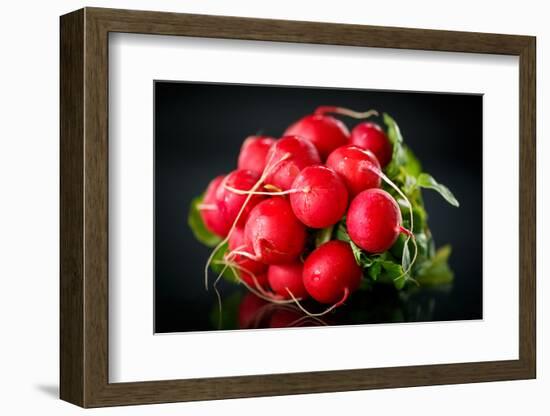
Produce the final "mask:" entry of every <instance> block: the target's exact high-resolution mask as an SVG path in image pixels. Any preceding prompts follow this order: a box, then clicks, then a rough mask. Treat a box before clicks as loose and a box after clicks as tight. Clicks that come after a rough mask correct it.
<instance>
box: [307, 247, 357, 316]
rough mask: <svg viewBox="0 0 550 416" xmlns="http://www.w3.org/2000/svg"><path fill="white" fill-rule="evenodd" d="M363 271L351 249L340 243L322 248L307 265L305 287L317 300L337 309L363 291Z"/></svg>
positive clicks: (310, 258)
mask: <svg viewBox="0 0 550 416" xmlns="http://www.w3.org/2000/svg"><path fill="white" fill-rule="evenodd" d="M361 275H362V273H361V268H360V267H359V266H358V265H357V262H356V261H355V257H354V256H353V252H352V250H351V246H350V245H349V244H348V243H346V242H344V241H339V240H332V241H329V242H327V243H325V244H322V245H320V246H319V247H318V248H317V249H315V250H314V251H313V252H312V253H311V254H310V255H309V256H308V258H307V259H306V261H305V263H304V274H303V279H304V286H305V288H306V290H307V292H308V293H309V294H310V295H311V297H312V298H313V299H315V300H316V301H318V302H321V303H326V304H330V303H333V304H334V305H333V307H336V306H339V305H341V304H342V303H344V302H345V300H346V299H347V298H348V296H349V295H350V294H351V293H352V292H354V291H355V290H357V289H358V288H359V284H360V283H361Z"/></svg>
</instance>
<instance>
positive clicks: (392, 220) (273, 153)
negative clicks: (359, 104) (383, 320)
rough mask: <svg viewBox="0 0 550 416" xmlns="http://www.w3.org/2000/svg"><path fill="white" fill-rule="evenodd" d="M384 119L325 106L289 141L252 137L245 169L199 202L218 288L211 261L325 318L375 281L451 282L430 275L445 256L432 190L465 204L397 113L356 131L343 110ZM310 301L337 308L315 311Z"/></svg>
mask: <svg viewBox="0 0 550 416" xmlns="http://www.w3.org/2000/svg"><path fill="white" fill-rule="evenodd" d="M373 116H378V113H377V112H376V111H374V110H370V111H366V112H356V111H353V110H349V109H346V108H342V107H334V106H322V107H319V108H317V109H316V110H315V111H314V112H313V114H310V115H306V116H304V117H302V118H300V119H298V120H297V121H296V122H294V123H292V124H291V126H290V127H288V128H287V129H286V131H285V132H284V135H283V136H282V137H281V138H279V139H275V138H273V137H267V136H250V137H248V138H246V139H245V140H244V142H243V144H242V147H241V150H240V153H239V155H238V158H237V161H238V162H237V169H236V170H234V171H233V172H230V173H229V174H227V175H220V176H217V177H215V178H214V179H213V180H212V181H211V182H210V184H209V185H208V186H207V188H206V191H205V193H204V194H203V196H201V197H199V198H195V200H193V202H192V206H191V212H190V215H189V225H190V227H191V229H192V230H193V232H194V233H195V235H196V236H197V238H198V239H199V240H200V241H201V242H203V243H205V244H207V245H209V246H212V247H214V249H213V251H212V253H211V255H210V257H209V258H208V260H207V261H206V265H205V276H204V279H205V285H206V288H207V289H208V286H209V279H208V272H209V269H210V268H212V269H213V270H214V272H215V273H217V278H216V280H215V283H214V288H216V284H217V282H218V281H219V279H220V278H222V277H229V278H230V279H232V280H233V281H236V282H239V283H242V284H243V285H244V286H245V287H246V288H247V289H248V290H249V291H250V292H252V293H253V294H254V295H255V298H257V299H262V300H263V301H265V302H267V304H273V303H275V304H287V303H294V304H295V305H294V306H293V307H294V308H296V307H297V308H299V309H301V310H302V311H303V312H305V313H306V314H307V315H309V316H311V317H313V318H314V319H315V317H317V316H320V315H324V314H326V313H328V312H330V311H332V310H333V309H335V308H337V307H339V306H341V305H343V304H344V303H345V302H346V300H347V299H348V298H349V296H350V295H351V294H352V293H354V292H357V291H358V290H359V289H360V288H361V287H368V286H370V285H371V284H378V283H381V284H383V283H392V284H393V285H394V286H395V287H396V288H397V289H402V288H403V287H405V286H406V285H407V284H408V283H409V282H410V283H412V284H417V285H422V284H428V285H429V284H430V283H431V282H432V281H435V280H437V281H438V282H441V281H448V279H447V280H445V279H442V277H441V276H436V277H433V276H431V277H430V274H429V273H427V272H426V270H431V269H433V270H436V268H435V267H432V266H433V265H434V264H436V261H437V262H438V263H437V264H438V265H441V263H442V261H443V262H445V261H446V257H445V258H444V259H443V260H442V259H441V256H442V255H441V254H440V253H438V252H435V251H434V249H433V245H434V243H433V237H432V234H431V232H430V230H429V228H428V225H427V221H426V219H427V213H426V210H425V207H424V204H423V201H422V196H421V189H433V190H435V191H437V192H439V193H440V194H441V195H442V196H443V197H444V198H445V199H446V200H447V201H448V202H449V203H450V204H452V205H454V206H458V201H457V200H456V198H455V197H454V196H453V194H452V193H451V192H450V191H449V189H448V188H446V187H445V186H443V185H441V184H440V183H438V182H437V181H436V180H435V179H434V178H433V177H432V176H431V175H429V174H427V173H425V172H422V170H421V167H420V162H419V161H418V159H417V158H416V157H415V156H414V154H413V153H412V151H411V149H410V148H408V147H407V146H406V145H405V143H404V140H403V137H402V135H401V132H400V130H399V127H398V126H397V123H395V121H394V120H393V119H392V118H391V117H390V116H389V115H387V114H384V115H383V121H384V124H385V126H386V129H383V128H382V127H381V125H379V124H375V123H373V122H371V121H368V122H365V121H360V122H358V123H357V124H356V125H355V126H354V127H353V129H352V130H351V133H350V130H348V127H347V126H346V125H345V124H344V123H343V122H342V121H341V120H340V119H338V118H336V117H350V118H353V119H358V120H363V119H367V118H370V117H373ZM448 252H450V251H449V250H448V249H446V251H445V253H448ZM438 256H439V257H438ZM446 256H448V254H446ZM430 268H431V269H430ZM437 270H438V273H441V270H444V271H446V272H447V273H449V269H448V268H447V269H445V268H444V267H443V268H441V267H439V268H438V269H437ZM433 273H434V272H433V271H432V274H433ZM451 278H452V272H451ZM430 279H432V280H430ZM216 292H217V291H216ZM304 301H307V302H309V303H310V304H314V303H318V304H322V305H326V306H325V309H324V310H322V311H321V312H316V313H314V312H310V311H309V310H308V309H306V307H305V306H304V305H305V304H304V303H303V302H304ZM289 307H290V306H289ZM287 312H288V311H287ZM285 313H286V312H285ZM281 322H282V321H281ZM279 324H280V323H278V324H276V326H277V325H279ZM243 325H244V324H243Z"/></svg>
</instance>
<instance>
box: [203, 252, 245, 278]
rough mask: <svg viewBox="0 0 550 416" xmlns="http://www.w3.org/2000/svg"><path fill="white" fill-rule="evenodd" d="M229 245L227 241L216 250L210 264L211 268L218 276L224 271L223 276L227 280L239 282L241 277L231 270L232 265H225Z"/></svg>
mask: <svg viewBox="0 0 550 416" xmlns="http://www.w3.org/2000/svg"><path fill="white" fill-rule="evenodd" d="M228 249H229V248H228V245H227V243H225V244H224V245H223V246H221V247H220V249H219V250H218V251H217V252H216V254H215V255H214V257H213V258H212V263H211V264H210V268H211V269H212V271H213V272H214V274H215V275H216V276H218V275H219V274H220V273H222V270H223V273H222V276H223V278H224V279H225V280H227V281H229V282H232V283H237V282H238V281H239V279H238V278H237V276H235V273H234V272H233V271H232V270H231V268H230V267H225V255H226V253H227V250H228Z"/></svg>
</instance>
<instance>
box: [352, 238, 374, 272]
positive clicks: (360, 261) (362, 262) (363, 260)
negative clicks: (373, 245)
mask: <svg viewBox="0 0 550 416" xmlns="http://www.w3.org/2000/svg"><path fill="white" fill-rule="evenodd" d="M349 245H350V246H351V251H353V257H355V261H356V262H357V265H359V266H361V267H369V266H370V265H371V264H372V263H371V261H370V259H369V258H368V257H367V255H366V253H365V252H364V251H363V250H361V248H359V246H358V245H357V244H355V243H354V242H353V241H351V240H350V241H349Z"/></svg>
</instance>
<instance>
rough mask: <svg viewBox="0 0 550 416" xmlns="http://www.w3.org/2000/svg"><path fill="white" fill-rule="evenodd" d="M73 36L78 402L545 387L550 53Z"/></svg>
mask: <svg viewBox="0 0 550 416" xmlns="http://www.w3.org/2000/svg"><path fill="white" fill-rule="evenodd" d="M60 28H61V51H60V53H61V128H60V131H61V213H60V215H61V276H60V278H61V294H60V295H61V305H60V322H61V351H60V358H61V368H60V372H61V386H60V395H61V398H62V399H63V400H66V401H69V402H71V403H74V404H77V405H79V406H82V407H101V406H115V405H128V404H146V403H163V402H177V401H190V400H211V399H223V398H237V397H257V396H268V395H286V394H299V393H315V392H336V391H350V390H362V389H374V388H396V387H409V386H422V385H436V384H454V383H471V382H486V381H499V380H516V379H528V378H535V377H536V347H535V346H536V333H535V310H536V308H535V298H536V296H535V294H536V293H535V281H536V275H535V260H536V259H535V245H536V238H535V237H536V236H535V230H536V212H535V201H536V191H535V183H536V179H535V160H536V149H535V110H536V108H535V104H536V97H535V49H536V47H535V38H534V37H530V36H517V35H499V34H486V33H466V32H451V31H435V30H421V29H404V28H389V27H374V26H360V25H340V24H327V23H315V22H295V21H281V20H265V19H250V18H239V17H225V16H205V15H189V14H175V13H159V12H146V11H129V10H113V9H98V8H85V9H81V10H78V11H75V12H72V13H70V14H67V15H64V16H62V17H61V23H60Z"/></svg>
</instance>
